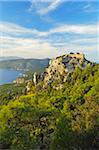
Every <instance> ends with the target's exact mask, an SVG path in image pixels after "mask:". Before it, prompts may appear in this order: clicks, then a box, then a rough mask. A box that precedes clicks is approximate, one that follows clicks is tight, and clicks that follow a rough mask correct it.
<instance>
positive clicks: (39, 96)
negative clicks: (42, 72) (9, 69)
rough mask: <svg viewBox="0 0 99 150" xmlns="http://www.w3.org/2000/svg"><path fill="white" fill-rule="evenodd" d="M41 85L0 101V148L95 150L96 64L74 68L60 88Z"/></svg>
mask: <svg viewBox="0 0 99 150" xmlns="http://www.w3.org/2000/svg"><path fill="white" fill-rule="evenodd" d="M42 84H43V83H42V82H41V83H39V84H38V85H37V86H36V87H35V86H31V90H30V92H28V93H25V94H22V93H21V95H20V96H19V97H18V98H16V99H14V98H12V97H11V99H10V98H9V99H8V100H6V98H5V99H4V100H3V102H2V100H1V101H0V103H1V106H0V149H13V150H17V149H19V150H27V149H34V150H36V149H37V150H38V149H43V150H44V149H45V150H47V149H50V150H58V149H59V150H74V149H77V150H80V149H81V150H89V149H92V150H96V149H98V148H99V145H98V140H99V135H98V124H99V109H98V108H99V106H98V104H99V65H95V66H94V67H91V66H89V67H87V68H86V69H85V70H80V69H79V68H76V69H75V71H74V72H73V73H72V74H71V75H70V76H68V78H67V81H66V82H65V83H64V84H63V87H62V89H58V90H55V89H53V88H52V87H53V86H55V85H58V81H55V82H53V83H52V85H49V86H48V87H47V88H46V89H42ZM2 93H3V92H2Z"/></svg>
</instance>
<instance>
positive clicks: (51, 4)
mask: <svg viewBox="0 0 99 150" xmlns="http://www.w3.org/2000/svg"><path fill="white" fill-rule="evenodd" d="M65 1H66V0H65ZM30 2H31V5H30V8H29V9H28V11H29V12H32V11H33V9H34V8H35V9H36V12H37V13H38V14H39V15H45V14H47V13H49V12H51V11H53V10H55V9H56V8H57V7H58V6H59V5H60V4H61V3H63V2H64V0H37V1H36V0H31V1H30Z"/></svg>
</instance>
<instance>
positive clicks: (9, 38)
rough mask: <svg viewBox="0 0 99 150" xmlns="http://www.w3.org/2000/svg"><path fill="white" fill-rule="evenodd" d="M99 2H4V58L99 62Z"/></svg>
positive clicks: (0, 30) (0, 42) (0, 27)
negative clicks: (78, 56)
mask: <svg viewBox="0 0 99 150" xmlns="http://www.w3.org/2000/svg"><path fill="white" fill-rule="evenodd" d="M98 14H99V1H98V0H0V56H18V57H23V58H54V57H56V56H59V55H62V54H65V53H69V52H74V53H76V52H81V53H84V54H85V55H86V57H87V59H89V60H92V61H99V15H98Z"/></svg>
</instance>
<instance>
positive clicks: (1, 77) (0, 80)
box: [0, 69, 22, 85]
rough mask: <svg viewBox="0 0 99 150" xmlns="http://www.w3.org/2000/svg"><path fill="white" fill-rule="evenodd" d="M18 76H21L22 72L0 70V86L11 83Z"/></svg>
mask: <svg viewBox="0 0 99 150" xmlns="http://www.w3.org/2000/svg"><path fill="white" fill-rule="evenodd" d="M19 76H22V71H18V70H13V69H0V85H3V84H8V83H12V82H13V81H14V80H15V79H16V78H17V77H19Z"/></svg>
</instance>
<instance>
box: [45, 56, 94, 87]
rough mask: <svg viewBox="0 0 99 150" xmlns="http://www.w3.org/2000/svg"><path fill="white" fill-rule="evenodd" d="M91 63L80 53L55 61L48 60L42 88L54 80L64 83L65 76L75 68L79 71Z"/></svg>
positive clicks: (61, 57)
mask: <svg viewBox="0 0 99 150" xmlns="http://www.w3.org/2000/svg"><path fill="white" fill-rule="evenodd" d="M91 64H92V63H91V62H90V61H88V60H86V59H85V55H84V54H82V53H76V54H74V53H70V54H65V55H62V56H59V57H56V58H55V59H52V60H50V62H49V66H48V68H46V71H45V72H44V80H43V81H44V86H47V85H48V84H51V83H52V82H53V81H55V80H57V81H58V80H60V78H61V80H62V81H63V82H65V81H66V80H67V76H68V75H69V74H71V73H72V72H73V71H74V70H75V68H77V67H79V68H80V69H81V70H83V69H85V68H86V67H87V66H88V65H91Z"/></svg>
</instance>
